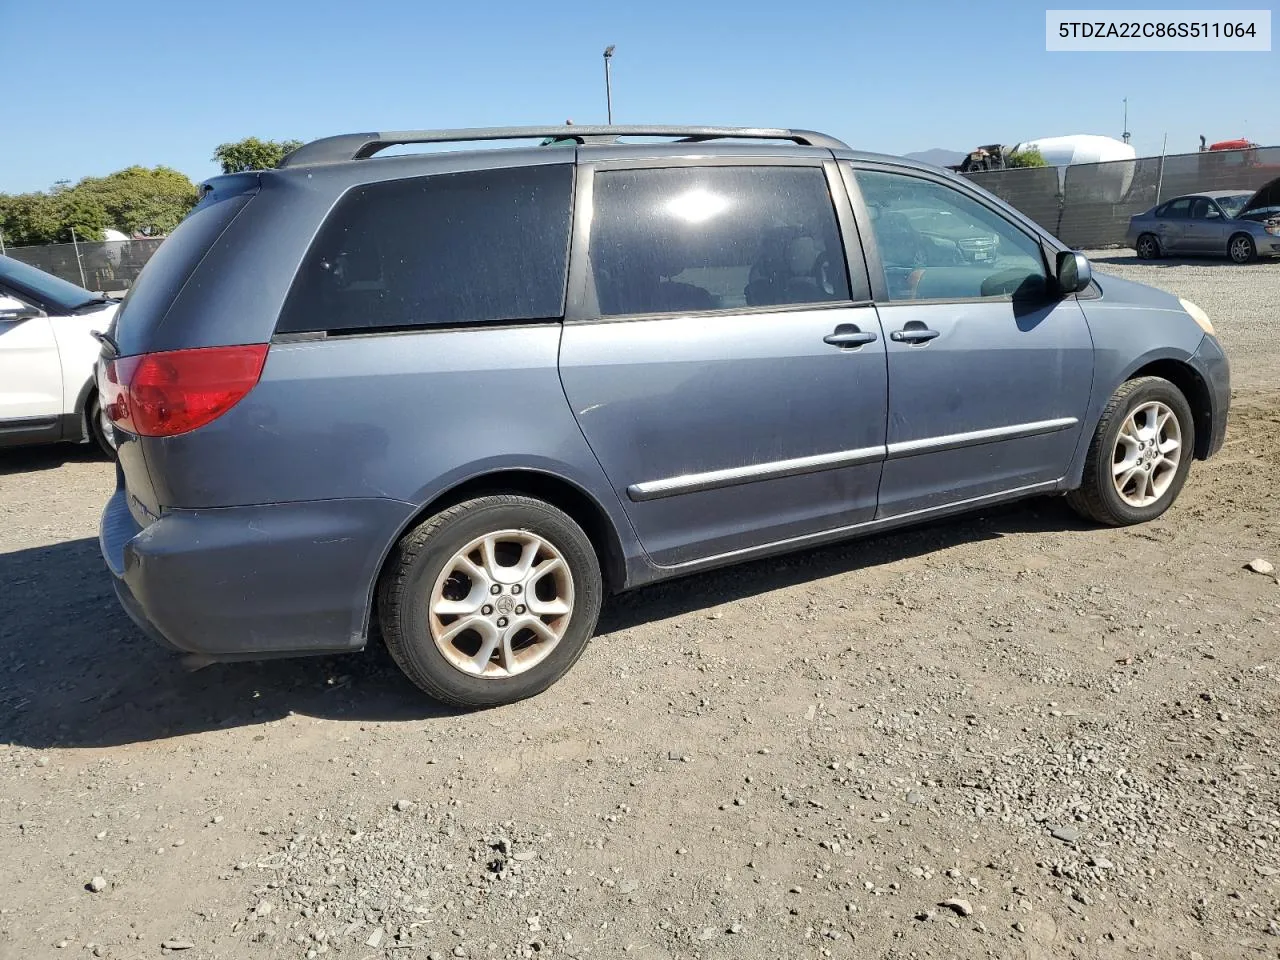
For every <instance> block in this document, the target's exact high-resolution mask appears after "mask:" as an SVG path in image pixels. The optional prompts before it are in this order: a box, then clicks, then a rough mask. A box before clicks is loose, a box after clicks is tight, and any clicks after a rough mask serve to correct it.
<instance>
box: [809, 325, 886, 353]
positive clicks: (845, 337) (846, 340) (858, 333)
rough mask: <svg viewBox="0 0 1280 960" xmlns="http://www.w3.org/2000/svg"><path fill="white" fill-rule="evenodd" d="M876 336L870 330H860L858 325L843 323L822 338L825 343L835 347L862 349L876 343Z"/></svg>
mask: <svg viewBox="0 0 1280 960" xmlns="http://www.w3.org/2000/svg"><path fill="white" fill-rule="evenodd" d="M875 339H876V335H875V334H874V333H872V332H870V331H869V330H859V329H858V326H857V324H854V323H842V324H840V325H839V326H838V327H836V329H835V331H834V332H833V333H828V334H827V335H826V336H825V337H823V338H822V342H823V343H829V344H831V345H832V346H833V347H861V346H864V345H866V344H868V343H874V342H875Z"/></svg>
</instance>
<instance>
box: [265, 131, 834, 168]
mask: <svg viewBox="0 0 1280 960" xmlns="http://www.w3.org/2000/svg"><path fill="white" fill-rule="evenodd" d="M548 137H551V138H555V139H557V140H562V141H563V140H574V141H577V142H578V143H598V142H601V141H604V142H613V141H616V140H617V138H618V137H675V138H678V139H677V142H679V143H702V142H704V141H707V140H724V139H742V140H790V141H791V142H792V143H796V144H800V145H801V146H809V147H826V148H827V149H829V150H847V149H848V145H847V144H845V143H843V142H842V141H840V140H837V139H836V138H835V137H829V136H827V135H826V134H824V133H816V132H814V131H812V130H783V129H769V128H767V127H674V126H665V125H616V124H615V125H608V126H606V125H603V124H597V125H587V126H577V125H576V124H575V125H573V126H563V127H474V128H471V129H462V130H396V131H390V132H386V133H344V134H340V135H338V136H336V137H324V138H323V139H320V140H313V141H311V142H310V143H306V144H303V145H302V146H301V147H299V148H298V149H297V150H295V151H293V153H291V154H289V155H288V156H287V157H285V158H284V159H283V160H281V161H280V164H279V166H281V167H298V166H302V165H303V164H316V163H342V162H344V161H347V160H365V159H367V158H369V157H372V156H373V155H374V154H375V153H377V152H378V151H379V150H384V149H386V148H387V147H395V146H400V145H403V144H409V143H465V142H467V141H480V140H534V139H546V138H548Z"/></svg>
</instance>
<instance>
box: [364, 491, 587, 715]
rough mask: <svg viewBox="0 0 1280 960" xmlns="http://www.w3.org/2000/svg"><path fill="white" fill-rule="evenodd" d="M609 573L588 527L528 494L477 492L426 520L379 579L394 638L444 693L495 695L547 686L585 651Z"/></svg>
mask: <svg viewBox="0 0 1280 960" xmlns="http://www.w3.org/2000/svg"><path fill="white" fill-rule="evenodd" d="M602 594H603V583H602V580H601V575H600V564H599V561H598V559H597V558H596V554H595V550H594V549H593V547H592V545H591V541H590V540H589V539H588V538H587V536H586V534H585V533H583V532H582V528H581V527H579V526H578V525H577V524H576V523H574V521H573V520H572V519H571V518H570V517H569V516H568V515H566V514H565V513H563V512H561V511H560V510H558V509H556V508H555V507H553V506H551V505H550V504H548V503H544V502H542V501H540V500H535V499H533V498H531V497H523V496H514V495H500V496H489V497H480V498H477V499H475V500H468V501H466V502H464V503H460V504H458V505H457V506H454V507H450V508H449V509H447V510H444V511H442V512H440V513H437V514H436V515H435V516H433V517H431V518H429V519H428V520H426V521H424V522H423V523H422V524H420V525H419V526H418V527H417V528H415V529H414V530H412V531H411V532H410V533H408V534H407V535H406V536H405V537H404V538H403V539H402V540H401V541H400V543H399V544H398V545H397V546H396V548H395V551H394V553H393V555H392V557H391V559H390V561H389V563H388V567H387V571H386V573H385V574H384V576H383V579H382V582H381V584H380V586H379V595H378V610H379V615H380V618H381V626H382V633H383V637H384V639H385V641H386V644H387V649H388V650H389V651H390V652H391V656H392V657H393V658H394V659H395V661H396V663H397V664H398V665H399V666H400V669H401V670H403V671H404V673H405V675H406V676H407V677H408V678H409V679H410V680H412V681H413V682H414V683H415V684H416V685H417V686H418V687H419V688H421V689H422V690H423V691H425V692H426V693H428V694H430V695H431V696H433V697H435V698H436V699H438V700H441V701H443V702H445V703H449V704H453V705H456V706H462V707H493V706H499V705H501V704H505V703H513V702H515V701H517V700H523V699H525V698H526V697H531V696H533V695H535V694H538V693H541V692H542V691H543V690H545V689H547V688H548V687H549V686H551V685H552V684H553V683H555V682H556V681H557V680H559V679H560V678H561V677H562V676H564V674H565V673H566V672H568V670H569V668H570V667H572V666H573V664H574V663H575V662H576V661H577V659H578V657H579V656H581V654H582V651H583V650H584V649H585V647H586V645H587V641H588V640H590V638H591V635H592V633H593V632H594V631H595V626H596V620H597V618H598V617H599V614H600V604H601V599H602Z"/></svg>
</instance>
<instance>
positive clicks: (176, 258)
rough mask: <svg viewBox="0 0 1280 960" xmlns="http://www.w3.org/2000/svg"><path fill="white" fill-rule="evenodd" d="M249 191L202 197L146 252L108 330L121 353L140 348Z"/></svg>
mask: <svg viewBox="0 0 1280 960" xmlns="http://www.w3.org/2000/svg"><path fill="white" fill-rule="evenodd" d="M252 197H253V191H249V192H243V193H233V194H229V195H220V194H218V193H216V192H214V193H210V194H208V195H206V196H205V197H204V198H203V199H202V200H201V201H200V202H199V203H197V204H196V206H195V207H194V208H193V209H192V211H191V212H190V213H189V214H187V216H186V219H184V220H183V221H182V222H181V223H180V224H178V226H177V228H176V229H175V230H174V231H173V233H171V234H170V235H169V236H168V237H166V238H165V240H164V242H163V243H161V244H160V246H159V247H158V248H157V249H156V252H155V253H154V254H152V255H151V259H149V260H148V261H147V263H146V265H145V266H144V267H143V268H142V271H141V272H140V273H139V274H138V279H137V280H136V281H135V282H134V284H133V286H132V287H130V288H129V291H128V293H127V294H126V295H125V298H124V301H123V302H122V303H121V306H120V309H119V310H118V311H117V312H116V318H115V321H114V323H113V327H114V328H115V329H114V330H113V331H112V332H113V335H114V336H115V337H116V339H117V340H118V341H119V342H120V345H121V349H122V352H124V353H132V352H136V351H137V349H141V346H140V345H141V344H142V343H143V340H144V338H145V337H146V336H147V335H148V333H149V332H150V331H152V330H154V329H155V328H156V327H157V326H159V324H160V321H161V320H163V319H164V315H165V313H167V312H168V310H169V307H170V305H171V304H172V303H173V301H174V300H175V299H176V298H177V296H178V293H179V292H180V291H181V290H182V288H183V286H185V285H186V282H187V281H188V280H189V279H190V278H191V274H192V273H193V272H194V271H195V269H196V267H197V266H198V265H199V264H200V261H201V260H203V259H204V256H205V254H207V253H208V252H209V250H210V248H211V247H212V246H213V245H214V243H215V242H216V241H217V239H218V237H220V236H221V235H222V232H223V231H224V230H226V229H227V227H228V226H230V224H231V221H232V220H234V219H235V218H236V214H238V213H239V212H240V211H241V210H243V209H244V207H245V204H247V203H248V202H249V200H250V199H251V198H252Z"/></svg>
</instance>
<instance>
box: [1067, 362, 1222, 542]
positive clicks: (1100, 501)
mask: <svg viewBox="0 0 1280 960" xmlns="http://www.w3.org/2000/svg"><path fill="white" fill-rule="evenodd" d="M1152 401H1159V402H1161V403H1163V404H1165V406H1167V407H1169V409H1170V410H1172V411H1173V415H1174V416H1175V417H1176V418H1177V421H1178V428H1179V430H1180V431H1181V435H1182V449H1181V452H1180V457H1179V460H1178V465H1177V468H1176V469H1175V471H1174V474H1173V479H1172V481H1171V482H1170V483H1169V485H1168V487H1167V488H1166V489H1165V491H1164V492H1163V493H1162V494H1161V495H1160V497H1159V499H1157V500H1156V501H1155V502H1153V503H1151V504H1148V505H1146V506H1135V505H1133V504H1130V503H1127V502H1125V500H1124V499H1123V498H1121V496H1120V493H1119V492H1118V491H1117V490H1116V485H1115V482H1114V479H1113V477H1114V471H1113V464H1114V460H1113V457H1114V455H1115V449H1116V439H1117V437H1118V436H1119V434H1120V430H1121V428H1122V427H1123V426H1124V422H1125V420H1126V419H1127V418H1128V417H1129V415H1130V414H1131V413H1133V411H1134V410H1136V409H1137V408H1138V407H1139V406H1141V405H1143V404H1146V403H1150V402H1152ZM1195 443H1196V437H1195V419H1194V417H1193V416H1192V414H1191V405H1190V404H1189V403H1187V398H1186V397H1184V396H1183V395H1182V391H1180V390H1179V389H1178V388H1177V387H1175V386H1174V385H1173V384H1172V383H1170V382H1169V381H1168V380H1165V379H1163V378H1161V377H1140V378H1138V379H1137V380H1129V381H1127V382H1125V383H1122V384H1121V385H1120V389H1118V390H1117V391H1116V392H1115V394H1114V395H1113V396H1112V397H1111V399H1110V400H1109V401H1108V402H1107V406H1106V408H1105V409H1104V410H1103V411H1102V418H1101V419H1100V420H1099V421H1098V426H1097V429H1096V430H1094V433H1093V439H1092V441H1091V442H1090V444H1089V452H1088V455H1087V456H1086V458H1085V463H1084V477H1083V480H1082V483H1081V485H1080V488H1079V489H1077V490H1072V491H1071V492H1070V493H1068V494H1067V503H1068V504H1070V506H1071V508H1072V509H1073V510H1075V512H1076V513H1078V514H1079V515H1080V516H1082V517H1084V518H1085V519H1086V520H1094V521H1096V522H1098V523H1104V524H1107V525H1108V526H1112V527H1122V526H1128V525H1130V524H1135V523H1146V522H1147V521H1149V520H1154V519H1155V518H1156V517H1158V516H1160V515H1161V514H1162V513H1164V512H1165V511H1166V510H1168V509H1169V507H1170V506H1171V505H1172V504H1173V501H1174V500H1176V499H1177V498H1178V494H1179V493H1180V492H1181V490H1182V485H1183V484H1184V483H1186V480H1187V472H1188V471H1189V470H1190V469H1191V461H1192V460H1193V459H1194V453H1193V452H1194V450H1195Z"/></svg>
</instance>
